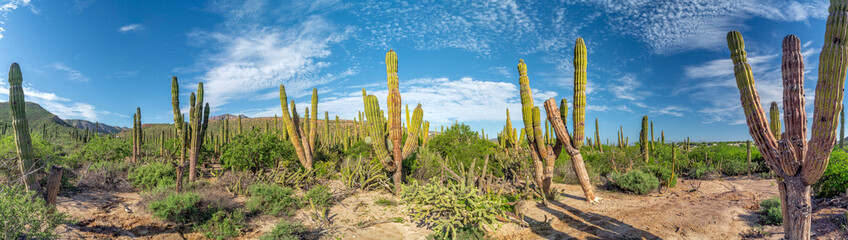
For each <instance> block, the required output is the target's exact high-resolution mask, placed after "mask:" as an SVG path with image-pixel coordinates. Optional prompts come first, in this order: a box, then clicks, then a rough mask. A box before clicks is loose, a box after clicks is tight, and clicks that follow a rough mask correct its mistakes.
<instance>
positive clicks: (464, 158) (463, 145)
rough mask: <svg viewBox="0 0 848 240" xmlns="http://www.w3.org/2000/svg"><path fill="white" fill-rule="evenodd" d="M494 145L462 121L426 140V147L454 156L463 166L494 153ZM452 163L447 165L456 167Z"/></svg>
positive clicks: (445, 156)
mask: <svg viewBox="0 0 848 240" xmlns="http://www.w3.org/2000/svg"><path fill="white" fill-rule="evenodd" d="M495 147H497V145H495V143H493V142H491V141H488V140H485V139H482V138H480V136H479V134H478V133H477V132H474V131H472V130H471V127H470V126H468V125H465V124H462V123H460V124H454V125H452V126H451V127H449V128H447V129H445V131H444V132H443V133H441V134H438V135H436V136H435V137H433V138H431V139H430V140H428V142H427V148H429V149H430V150H433V151H435V152H438V153H439V154H441V156H442V158H448V157H451V158H454V159H456V160H457V162H460V163H463V164H465V166H468V165H470V163H471V161H472V160H474V159H478V163H480V161H482V160H483V158H484V157H485V156H486V155H488V154H492V153H494V150H493V149H494V148H495ZM404 162H407V161H404ZM454 165H456V164H455V163H454V164H448V167H450V168H451V169H458V168H455V167H456V166H454ZM412 170H415V169H412Z"/></svg>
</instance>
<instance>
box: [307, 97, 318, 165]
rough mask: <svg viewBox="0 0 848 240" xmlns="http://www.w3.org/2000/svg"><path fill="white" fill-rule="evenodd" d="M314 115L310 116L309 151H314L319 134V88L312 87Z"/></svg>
mask: <svg viewBox="0 0 848 240" xmlns="http://www.w3.org/2000/svg"><path fill="white" fill-rule="evenodd" d="M311 110H312V112H311V113H312V115H311V116H310V118H309V152H310V153H312V152H314V149H315V139H316V138H317V136H318V88H314V87H313V88H312V109H311Z"/></svg>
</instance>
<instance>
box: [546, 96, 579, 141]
mask: <svg viewBox="0 0 848 240" xmlns="http://www.w3.org/2000/svg"><path fill="white" fill-rule="evenodd" d="M564 102H565V99H563V103H564ZM544 105H545V112H546V115H547V117H548V122H551V125H552V126H553V129H554V134H556V137H557V139H559V142H562V145H563V146H562V147H563V149H564V150H565V152H567V153H568V154H573V153H576V152H577V151H579V149H576V148H574V144H572V143H571V139H572V138H571V135H569V133H568V127H566V125H565V123H564V121H563V118H562V117H563V116H562V115H560V114H557V113H559V108H558V107H557V104H556V100H555V99H553V98H550V99H548V100H547V101H545V103H544ZM566 116H567V115H566Z"/></svg>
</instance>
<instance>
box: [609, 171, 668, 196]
mask: <svg viewBox="0 0 848 240" xmlns="http://www.w3.org/2000/svg"><path fill="white" fill-rule="evenodd" d="M612 181H613V183H615V185H616V186H618V187H619V188H621V189H623V190H626V191H630V192H633V193H636V194H646V193H649V192H651V191H653V190H654V189H657V187H659V185H660V181H659V180H658V179H657V177H655V176H654V175H652V174H649V173H645V172H642V171H641V170H632V171H630V172H628V173H626V174H613V175H612Z"/></svg>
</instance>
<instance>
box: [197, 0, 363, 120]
mask: <svg viewBox="0 0 848 240" xmlns="http://www.w3.org/2000/svg"><path fill="white" fill-rule="evenodd" d="M325 3H326V1H323V2H321V3H320V4H319V3H318V2H315V3H312V4H306V3H297V4H294V3H293V5H296V6H294V7H291V6H288V7H287V8H285V9H287V11H288V10H292V9H300V11H292V12H291V13H292V14H296V15H298V16H301V17H302V18H299V19H297V20H298V21H296V22H293V23H292V24H291V25H288V24H285V25H284V24H278V22H276V21H277V20H279V21H287V19H283V20H281V19H276V20H274V21H272V22H268V19H267V18H271V17H273V16H270V15H269V14H270V13H276V10H274V9H277V8H275V7H273V4H272V3H270V2H267V1H258V0H257V1H248V2H245V3H238V4H237V3H232V2H229V3H226V4H223V5H215V6H212V8H214V9H213V10H214V11H219V12H221V14H223V15H224V16H226V17H227V20H226V21H225V22H224V23H223V24H222V25H221V26H220V29H218V30H216V31H194V32H192V33H190V35H189V37H190V38H191V39H192V42H198V43H201V44H202V45H204V46H207V45H213V46H215V49H220V51H218V52H213V53H209V54H206V55H204V56H203V57H201V58H200V59H198V61H197V63H196V66H195V67H191V68H198V69H199V70H200V71H201V72H203V74H202V76H201V77H200V79H199V80H201V81H203V82H204V84H205V87H206V94H207V96H209V98H208V99H209V104H210V105H211V106H213V107H217V106H221V105H224V104H227V103H229V102H231V101H233V100H240V99H248V100H261V99H267V97H266V96H268V95H273V94H270V93H268V94H261V93H260V94H255V93H257V92H262V91H269V90H270V91H271V92H273V91H274V89H275V88H277V87H278V86H279V85H280V84H285V85H286V89H287V90H289V91H290V92H293V93H295V95H296V96H299V95H302V94H305V93H306V92H307V91H306V90H307V89H310V88H312V87H314V86H317V85H321V84H325V83H328V82H332V81H335V80H338V79H340V78H344V77H348V76H351V75H353V74H355V73H356V71H357V70H356V67H355V66H352V67H349V68H348V69H347V70H342V71H339V72H327V69H328V68H329V67H331V66H333V65H334V63H332V62H329V61H327V60H326V59H327V58H328V57H330V56H332V55H333V51H332V49H331V47H332V46H333V45H334V44H337V43H339V42H341V41H344V40H346V39H348V38H349V37H350V36H351V34H352V32H353V28H352V27H344V26H338V25H337V24H335V23H333V22H332V21H330V20H329V19H328V18H326V17H324V16H323V15H321V14H309V13H310V11H313V10H310V9H312V8H320V7H321V6H324V4H325ZM330 5H332V4H330ZM269 9H270V10H269ZM289 17H292V16H291V15H286V16H285V17H280V18H289ZM274 18H276V17H274ZM254 96H258V97H254Z"/></svg>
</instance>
